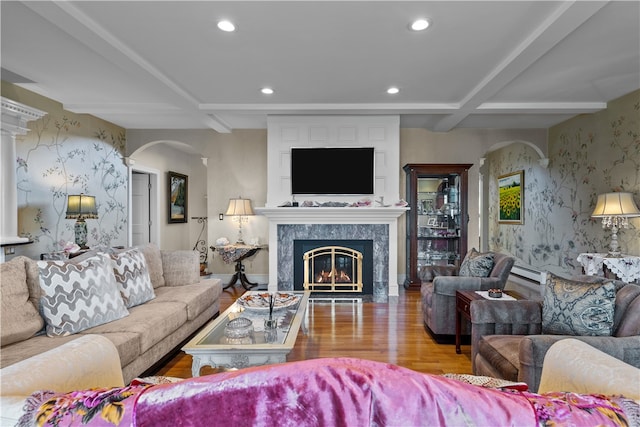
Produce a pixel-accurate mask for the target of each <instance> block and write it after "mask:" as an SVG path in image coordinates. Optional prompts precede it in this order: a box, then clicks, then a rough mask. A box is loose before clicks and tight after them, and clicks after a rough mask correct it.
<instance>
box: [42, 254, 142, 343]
mask: <svg viewBox="0 0 640 427" xmlns="http://www.w3.org/2000/svg"><path fill="white" fill-rule="evenodd" d="M38 269H39V278H40V287H41V288H42V297H41V298H40V306H41V307H40V308H41V310H42V315H43V317H44V319H45V322H46V330H47V335H49V336H66V335H71V334H75V333H77V332H80V331H83V330H85V329H88V328H92V327H94V326H98V325H101V324H103V323H107V322H111V321H114V320H117V319H120V318H122V317H125V316H128V315H129V311H128V310H127V308H126V307H125V305H124V301H123V299H122V296H121V295H120V290H119V289H118V285H117V283H116V279H115V276H114V274H113V268H112V266H111V259H110V258H109V255H106V254H102V253H100V254H98V255H96V256H94V257H91V258H88V259H86V260H83V261H82V262H79V263H73V262H68V261H38Z"/></svg>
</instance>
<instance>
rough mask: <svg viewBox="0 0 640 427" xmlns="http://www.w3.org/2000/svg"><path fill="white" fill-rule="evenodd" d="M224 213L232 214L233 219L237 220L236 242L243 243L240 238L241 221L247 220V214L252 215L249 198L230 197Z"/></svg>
mask: <svg viewBox="0 0 640 427" xmlns="http://www.w3.org/2000/svg"><path fill="white" fill-rule="evenodd" d="M225 215H227V216H232V217H233V220H234V221H238V240H237V241H236V243H240V244H242V243H244V240H242V223H243V222H246V221H248V220H249V219H248V218H247V216H249V215H254V213H253V208H252V207H251V200H250V199H243V198H242V197H240V196H238V198H237V199H230V200H229V206H228V207H227V212H226V213H225Z"/></svg>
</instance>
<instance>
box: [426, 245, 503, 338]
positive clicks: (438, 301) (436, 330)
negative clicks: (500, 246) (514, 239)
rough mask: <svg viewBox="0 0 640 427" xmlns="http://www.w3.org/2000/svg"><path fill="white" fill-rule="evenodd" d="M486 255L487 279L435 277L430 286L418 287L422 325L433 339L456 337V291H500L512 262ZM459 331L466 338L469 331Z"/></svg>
mask: <svg viewBox="0 0 640 427" xmlns="http://www.w3.org/2000/svg"><path fill="white" fill-rule="evenodd" d="M472 251H473V250H472ZM470 253H471V251H470ZM487 253H492V254H493V267H492V269H491V272H490V273H489V276H488V277H467V276H436V277H434V278H433V281H432V282H428V283H427V282H424V283H422V285H421V288H420V292H421V297H422V316H423V319H424V324H425V326H426V327H427V328H428V329H429V330H430V331H431V333H432V334H434V335H436V337H437V336H439V335H455V333H456V291H457V290H471V291H486V290H487V289H504V287H505V285H506V283H507V279H508V278H509V274H510V273H511V268H512V267H513V263H514V262H515V259H514V258H513V257H510V256H508V255H505V254H501V253H498V252H487ZM468 256H469V254H467V257H468ZM463 263H464V261H463ZM462 327H463V329H462V333H463V334H464V335H468V334H469V333H470V330H469V328H467V326H466V325H463V326H462Z"/></svg>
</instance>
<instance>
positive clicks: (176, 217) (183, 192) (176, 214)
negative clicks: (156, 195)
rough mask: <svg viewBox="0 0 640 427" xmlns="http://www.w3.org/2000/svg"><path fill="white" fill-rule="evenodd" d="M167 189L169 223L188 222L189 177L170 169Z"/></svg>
mask: <svg viewBox="0 0 640 427" xmlns="http://www.w3.org/2000/svg"><path fill="white" fill-rule="evenodd" d="M167 190H168V191H167V193H168V194H167V205H168V209H169V210H168V218H169V224H176V223H184V222H187V218H188V217H187V206H188V205H189V177H188V176H187V175H183V174H181V173H178V172H171V171H169V173H168V189H167Z"/></svg>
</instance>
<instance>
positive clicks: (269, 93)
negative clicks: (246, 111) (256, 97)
mask: <svg viewBox="0 0 640 427" xmlns="http://www.w3.org/2000/svg"><path fill="white" fill-rule="evenodd" d="M260 92H262V93H264V94H265V95H271V94H272V93H273V89H271V88H270V87H263V88H262V89H260Z"/></svg>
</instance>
